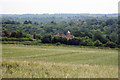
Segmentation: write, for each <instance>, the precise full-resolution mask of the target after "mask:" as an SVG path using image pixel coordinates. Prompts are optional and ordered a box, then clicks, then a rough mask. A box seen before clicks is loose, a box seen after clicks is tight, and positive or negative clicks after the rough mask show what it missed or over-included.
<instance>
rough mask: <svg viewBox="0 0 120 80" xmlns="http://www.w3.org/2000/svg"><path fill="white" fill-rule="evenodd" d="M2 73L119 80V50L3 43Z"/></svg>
mask: <svg viewBox="0 0 120 80" xmlns="http://www.w3.org/2000/svg"><path fill="white" fill-rule="evenodd" d="M2 74H3V76H2V77H3V78H117V77H118V51H117V50H115V49H98V48H81V47H78V46H52V45H50V46H46V45H41V46H37V45H15V44H14V45H12V44H11V45H10V44H3V45H2Z"/></svg>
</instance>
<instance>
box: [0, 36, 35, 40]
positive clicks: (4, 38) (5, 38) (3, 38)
mask: <svg viewBox="0 0 120 80" xmlns="http://www.w3.org/2000/svg"><path fill="white" fill-rule="evenodd" d="M2 41H33V39H32V38H7V37H2Z"/></svg>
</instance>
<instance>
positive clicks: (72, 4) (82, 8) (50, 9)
mask: <svg viewBox="0 0 120 80" xmlns="http://www.w3.org/2000/svg"><path fill="white" fill-rule="evenodd" d="M118 1H119V0H0V7H1V10H0V14H43V13H49V14H54V13H74V14H76V13H100V14H101V13H105V14H109V13H118Z"/></svg>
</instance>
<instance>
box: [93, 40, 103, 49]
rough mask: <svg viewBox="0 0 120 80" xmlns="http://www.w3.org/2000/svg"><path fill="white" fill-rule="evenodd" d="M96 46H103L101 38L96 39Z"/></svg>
mask: <svg viewBox="0 0 120 80" xmlns="http://www.w3.org/2000/svg"><path fill="white" fill-rule="evenodd" d="M94 46H96V47H98V46H102V43H101V42H100V41H99V40H96V41H95V42H94Z"/></svg>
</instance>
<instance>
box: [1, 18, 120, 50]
mask: <svg viewBox="0 0 120 80" xmlns="http://www.w3.org/2000/svg"><path fill="white" fill-rule="evenodd" d="M2 29H3V31H2V37H3V39H2V40H3V41H32V42H35V41H36V43H56V44H67V45H81V46H97V47H98V46H101V47H111V48H115V47H119V45H118V44H119V42H118V20H117V19H107V20H98V19H87V20H77V21H74V20H73V21H69V22H65V21H61V22H55V21H51V22H48V23H38V22H32V21H31V20H25V21H24V22H23V23H21V22H19V21H15V20H3V22H2ZM68 30H69V31H70V32H71V35H72V36H74V38H71V39H67V38H62V37H60V36H55V35H56V34H57V33H60V34H65V35H67V31H68ZM31 35H33V39H32V38H31Z"/></svg>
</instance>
